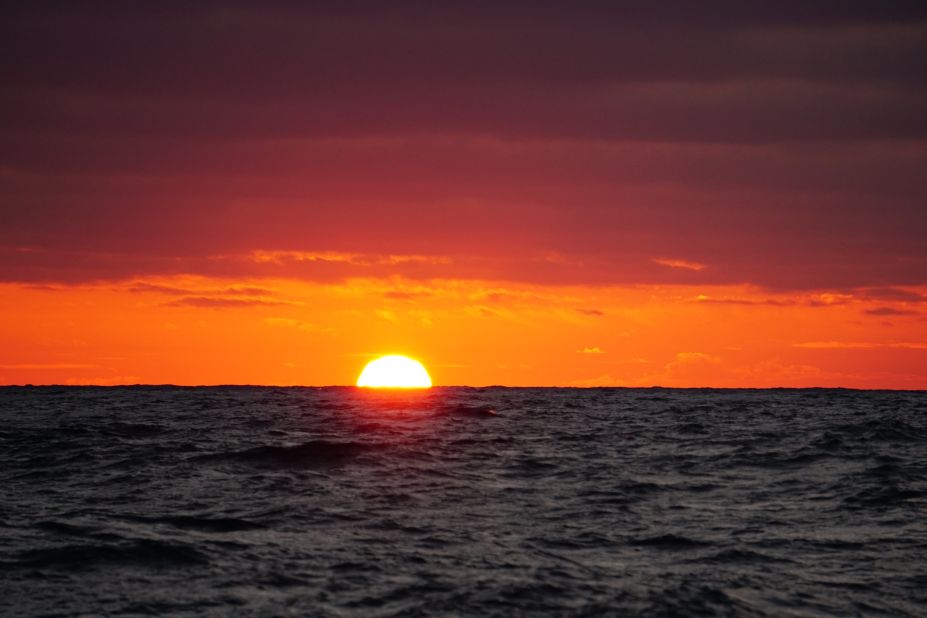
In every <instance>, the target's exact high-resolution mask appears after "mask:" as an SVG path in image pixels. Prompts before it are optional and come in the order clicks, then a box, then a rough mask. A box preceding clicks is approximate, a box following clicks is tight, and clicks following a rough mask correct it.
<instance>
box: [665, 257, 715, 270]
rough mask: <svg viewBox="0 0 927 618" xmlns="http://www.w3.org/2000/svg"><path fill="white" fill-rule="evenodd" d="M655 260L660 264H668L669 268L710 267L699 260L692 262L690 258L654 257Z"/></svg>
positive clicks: (695, 268) (703, 268)
mask: <svg viewBox="0 0 927 618" xmlns="http://www.w3.org/2000/svg"><path fill="white" fill-rule="evenodd" d="M653 261H654V262H656V263H657V264H659V265H660V266H667V267H669V268H682V269H684V270H694V271H700V270H705V269H706V268H708V265H707V264H701V263H699V262H690V261H688V260H677V259H671V258H653Z"/></svg>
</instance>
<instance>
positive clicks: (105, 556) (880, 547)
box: [0, 387, 927, 617]
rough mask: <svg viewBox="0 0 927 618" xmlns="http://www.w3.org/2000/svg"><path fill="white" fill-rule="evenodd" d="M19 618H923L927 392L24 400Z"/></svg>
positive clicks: (8, 489) (13, 539) (58, 395)
mask: <svg viewBox="0 0 927 618" xmlns="http://www.w3.org/2000/svg"><path fill="white" fill-rule="evenodd" d="M0 421H2V424H0V489H2V501H0V614H2V615H4V616H106V615H113V616H149V615H157V616H163V615H177V616H229V615H235V616H291V615H292V616H446V615H454V616H481V617H482V616H551V615H554V616H598V615H618V616H621V615H630V616H925V615H927V517H925V516H927V508H925V507H927V393H924V392H859V391H847V390H818V389H815V390H756V391H754V390H669V389H511V388H435V389H431V390H429V391H414V392H413V391H408V392H384V391H364V390H358V389H354V388H261V387H254V388H252V387H219V388H176V387H128V388H86V387H85V388H77V387H75V388H64V387H37V388H29V387H23V388H19V387H14V388H4V389H0Z"/></svg>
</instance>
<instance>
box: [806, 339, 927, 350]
mask: <svg viewBox="0 0 927 618" xmlns="http://www.w3.org/2000/svg"><path fill="white" fill-rule="evenodd" d="M792 345H793V347H796V348H808V349H812V350H878V349H898V350H927V342H924V341H890V342H881V341H805V342H802V343H795V344H792Z"/></svg>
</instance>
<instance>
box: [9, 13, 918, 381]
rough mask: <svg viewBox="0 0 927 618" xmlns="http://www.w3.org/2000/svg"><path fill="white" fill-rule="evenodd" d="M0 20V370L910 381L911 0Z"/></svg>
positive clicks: (44, 377)
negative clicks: (413, 369) (402, 366)
mask: <svg viewBox="0 0 927 618" xmlns="http://www.w3.org/2000/svg"><path fill="white" fill-rule="evenodd" d="M349 4H350V7H349V6H348V5H349ZM2 11H3V15H2V18H0V52H2V53H0V76H2V77H0V79H2V85H3V87H2V89H0V111H2V113H0V383H2V384H25V383H32V384H49V383H57V384H101V385H111V384H125V383H174V384H230V383H247V384H279V385H291V384H310V385H325V384H351V383H353V382H354V381H355V379H356V378H357V375H358V373H359V372H360V370H361V368H362V367H363V366H364V364H365V363H366V362H367V361H368V360H370V359H371V358H373V357H375V356H378V355H381V354H389V353H401V354H407V355H409V356H412V357H414V358H417V359H419V360H421V361H422V362H423V363H424V364H425V365H426V366H427V367H428V369H429V371H430V373H431V376H432V378H433V379H434V382H435V384H455V385H456V384H470V385H487V384H505V385H564V386H570V385H572V386H651V385H663V386H720V387H729V386H751V387H754V386H755V387H768V386H847V387H860V388H927V70H925V63H927V3H925V2H923V1H915V2H869V1H867V2H853V1H826V0H825V1H820V2H807V3H806V2H743V1H730V2H725V1H722V2H712V3H699V2H690V1H681V0H680V1H676V2H570V3H542V2H472V3H458V2H455V3H442V2H434V3H403V2H369V3H365V2H361V3H340V2H331V3H327V2H311V3H305V5H302V4H300V3H290V2H266V3H245V2H221V3H220V2H208V1H206V2H197V3H185V2H183V3H182V2H169V1H168V2H157V3H145V4H144V6H141V3H118V2H111V3H109V2H81V3H78V2H72V3H65V2H61V3H55V2H24V3H19V7H18V8H17V7H5V8H3V9H2Z"/></svg>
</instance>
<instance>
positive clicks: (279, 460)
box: [193, 440, 383, 468]
mask: <svg viewBox="0 0 927 618" xmlns="http://www.w3.org/2000/svg"><path fill="white" fill-rule="evenodd" d="M382 449H383V445H379V444H371V443H366V442H355V441H345V442H336V441H329V440H312V441H309V442H305V443H303V444H297V445H294V446H270V445H268V446H256V447H254V448H250V449H246V450H243V451H232V452H229V453H213V454H209V455H200V456H197V457H194V458H193V460H194V461H200V462H219V463H239V464H249V465H254V466H262V467H270V468H316V467H325V466H333V465H340V464H346V463H349V462H352V461H356V460H357V459H359V458H360V457H362V456H364V455H367V454H368V453H372V452H376V451H378V450H382Z"/></svg>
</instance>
